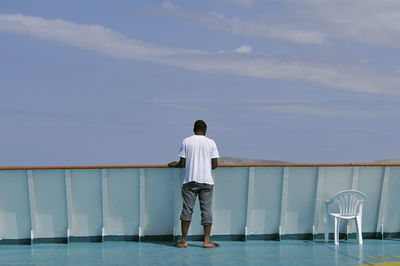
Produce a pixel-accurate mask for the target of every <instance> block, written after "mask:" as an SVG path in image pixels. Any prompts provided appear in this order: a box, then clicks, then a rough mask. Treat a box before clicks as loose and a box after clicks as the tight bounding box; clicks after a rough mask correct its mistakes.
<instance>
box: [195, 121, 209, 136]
mask: <svg viewBox="0 0 400 266" xmlns="http://www.w3.org/2000/svg"><path fill="white" fill-rule="evenodd" d="M193 131H194V134H196V135H205V134H206V132H207V124H206V122H204V121H203V120H197V121H196V122H195V123H194V127H193Z"/></svg>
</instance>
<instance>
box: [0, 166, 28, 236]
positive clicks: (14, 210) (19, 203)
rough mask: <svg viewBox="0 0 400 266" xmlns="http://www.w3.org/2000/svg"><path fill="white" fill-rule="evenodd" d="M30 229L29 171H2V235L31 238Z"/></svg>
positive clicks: (0, 175)
mask: <svg viewBox="0 0 400 266" xmlns="http://www.w3.org/2000/svg"><path fill="white" fill-rule="evenodd" d="M30 231H31V221H30V210H29V196H28V177H27V173H26V171H25V170H13V171H8V170H3V171H0V236H1V238H3V239H22V238H29V237H30Z"/></svg>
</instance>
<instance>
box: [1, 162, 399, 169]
mask: <svg viewBox="0 0 400 266" xmlns="http://www.w3.org/2000/svg"><path fill="white" fill-rule="evenodd" d="M338 166H354V167H356V166H400V163H382V164H380V163H298V164H296V163H288V164H221V165H219V167H338ZM113 168H168V166H167V165H92V166H5V167H0V170H50V169H113Z"/></svg>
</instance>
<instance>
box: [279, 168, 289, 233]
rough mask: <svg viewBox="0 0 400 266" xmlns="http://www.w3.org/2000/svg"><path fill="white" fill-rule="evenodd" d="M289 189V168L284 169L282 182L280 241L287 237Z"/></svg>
mask: <svg viewBox="0 0 400 266" xmlns="http://www.w3.org/2000/svg"><path fill="white" fill-rule="evenodd" d="M288 189H289V167H284V168H283V180H282V194H281V218H280V222H279V224H280V225H279V240H281V239H282V236H283V235H285V223H286V208H287V197H288Z"/></svg>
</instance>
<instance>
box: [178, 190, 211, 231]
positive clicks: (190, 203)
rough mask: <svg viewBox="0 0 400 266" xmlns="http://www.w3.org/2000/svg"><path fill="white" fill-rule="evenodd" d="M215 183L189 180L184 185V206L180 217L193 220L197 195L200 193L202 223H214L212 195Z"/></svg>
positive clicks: (184, 219)
mask: <svg viewBox="0 0 400 266" xmlns="http://www.w3.org/2000/svg"><path fill="white" fill-rule="evenodd" d="M213 188H214V186H213V185H210V184H205V183H197V182H189V183H186V184H183V186H182V198H183V208H182V213H181V216H180V219H181V220H182V221H189V222H190V221H192V213H193V207H194V203H195V202H196V197H197V195H199V202H200V210H201V224H202V225H211V224H212V212H211V205H212V195H213Z"/></svg>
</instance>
